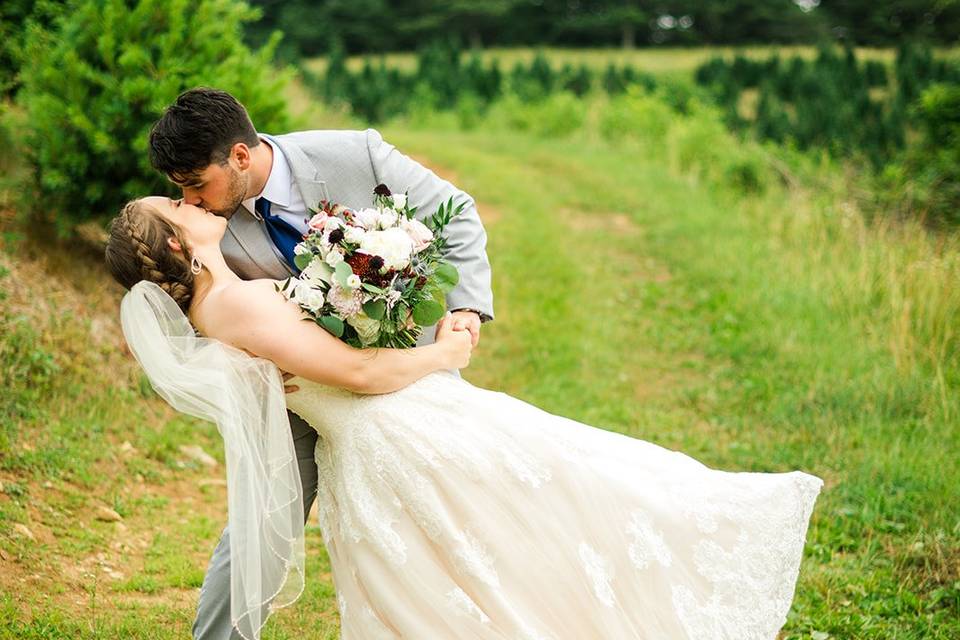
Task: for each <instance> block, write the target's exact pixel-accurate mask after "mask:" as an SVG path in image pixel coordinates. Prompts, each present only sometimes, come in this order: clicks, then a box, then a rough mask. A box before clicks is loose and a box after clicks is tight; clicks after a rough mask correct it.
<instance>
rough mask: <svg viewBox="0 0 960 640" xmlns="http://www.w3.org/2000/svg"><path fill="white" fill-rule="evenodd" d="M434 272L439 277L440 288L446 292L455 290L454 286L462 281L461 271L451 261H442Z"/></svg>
mask: <svg viewBox="0 0 960 640" xmlns="http://www.w3.org/2000/svg"><path fill="white" fill-rule="evenodd" d="M433 274H434V275H435V276H436V277H437V281H438V283H439V285H440V288H441V289H443V290H444V292H446V293H449V292H450V291H453V288H454V287H456V286H457V283H458V282H460V273H459V272H458V271H457V268H456V267H454V266H453V265H452V264H450V263H449V262H441V263H440V264H439V265H438V266H437V270H436V271H434V272H433Z"/></svg>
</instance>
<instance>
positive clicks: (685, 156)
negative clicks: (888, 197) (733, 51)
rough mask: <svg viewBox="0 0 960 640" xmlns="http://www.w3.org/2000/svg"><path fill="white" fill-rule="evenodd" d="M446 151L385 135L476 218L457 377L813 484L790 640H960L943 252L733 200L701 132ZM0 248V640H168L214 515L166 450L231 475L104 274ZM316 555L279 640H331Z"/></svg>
mask: <svg viewBox="0 0 960 640" xmlns="http://www.w3.org/2000/svg"><path fill="white" fill-rule="evenodd" d="M315 117H320V116H315ZM445 121H446V120H445V119H443V118H441V119H438V120H437V121H434V122H431V121H426V122H421V124H419V125H414V124H411V123H395V124H393V125H390V126H387V127H384V128H383V132H384V134H385V136H386V138H387V139H388V140H390V141H392V142H393V143H395V144H397V145H398V146H399V147H400V148H401V149H402V150H403V151H405V152H407V153H410V154H413V155H415V156H416V157H418V158H421V159H424V160H425V161H427V162H429V164H431V166H434V167H436V168H437V169H438V170H439V171H441V172H442V173H443V174H444V175H446V176H448V177H450V179H452V180H454V181H455V182H456V183H457V184H458V185H459V186H461V187H463V188H464V189H466V190H467V191H469V192H470V193H471V194H472V195H474V196H475V197H476V198H477V200H478V201H479V202H480V207H481V209H480V213H481V217H483V218H484V219H485V220H486V224H487V228H488V233H489V253H490V257H491V261H492V263H493V267H494V275H495V279H494V290H495V295H496V305H497V320H496V321H495V322H494V323H492V324H490V325H487V326H486V327H485V328H484V331H483V338H482V342H481V346H480V348H479V350H478V352H477V354H476V356H475V358H474V360H473V365H472V366H471V368H470V369H469V370H468V371H467V372H466V377H467V378H468V379H470V380H471V381H473V382H474V383H476V384H480V385H483V386H488V387H492V388H496V389H500V390H503V391H506V392H508V393H511V394H513V395H516V396H518V397H520V398H523V399H525V400H528V401H530V402H533V403H535V404H537V405H539V406H541V407H543V408H545V409H547V410H550V411H552V412H555V413H560V414H563V415H567V416H570V417H573V418H576V419H578V420H582V421H585V422H588V423H591V424H594V425H597V426H600V427H603V428H607V429H614V430H617V431H621V432H624V433H628V434H630V435H633V436H636V437H641V438H645V439H648V440H651V441H653V442H656V443H659V444H662V445H664V446H667V447H671V448H677V449H681V450H683V451H685V452H687V453H689V454H691V455H694V456H696V457H697V458H699V459H700V460H702V461H703V462H705V463H707V464H709V465H711V466H715V467H722V468H725V469H731V470H757V471H782V470H788V469H803V470H806V471H809V472H812V473H815V474H818V475H820V476H821V477H823V478H824V479H825V480H826V487H825V491H824V493H823V495H822V497H821V499H820V501H819V502H818V505H817V509H816V512H815V514H814V520H813V525H812V527H811V530H810V535H809V538H808V542H809V544H808V549H807V551H808V552H807V557H806V560H805V562H804V565H803V568H802V573H801V580H800V585H799V588H798V592H797V598H796V601H795V605H794V608H793V612H792V614H791V616H790V618H789V621H788V624H787V627H786V630H785V632H784V636H783V637H784V638H790V639H794V638H797V639H799V638H814V639H815V640H826V639H827V638H851V639H858V640H859V639H867V638H869V639H876V640H880V639H883V640H886V639H890V638H896V639H913V638H917V639H919V638H934V639H944V640H946V639H947V638H954V637H958V636H960V515H958V509H957V505H958V504H960V491H958V487H960V471H958V468H957V465H956V464H955V460H956V458H957V455H958V453H960V446H958V445H960V443H958V434H960V429H958V416H960V401H958V395H957V393H956V390H957V387H958V384H960V367H958V362H957V356H958V346H957V345H958V342H957V341H958V332H957V324H956V319H957V317H958V313H960V294H958V292H957V291H958V289H960V288H957V287H956V282H957V279H958V277H960V250H958V246H957V241H956V239H942V238H941V239H938V238H928V237H926V236H925V235H924V234H923V232H921V231H919V230H918V229H916V228H913V227H907V228H899V227H884V226H882V225H879V226H875V227H871V226H868V225H866V224H865V223H864V222H863V219H862V216H860V214H859V213H857V211H856V208H855V205H854V204H853V203H852V202H851V201H850V200H849V199H848V198H847V197H846V196H845V194H844V193H843V190H842V188H843V184H842V181H841V180H840V178H837V179H836V180H834V179H833V178H834V176H833V175H832V174H831V173H830V172H829V171H826V172H825V171H824V170H819V169H815V168H812V169H811V168H807V169H804V170H800V169H796V170H794V173H793V174H792V177H791V179H793V180H795V181H797V186H795V187H793V188H790V189H788V188H786V187H784V186H781V184H780V182H779V181H778V180H777V179H766V181H765V182H764V183H763V184H765V185H766V186H762V187H749V184H752V183H750V182H749V181H748V186H747V187H742V186H741V188H736V187H735V186H734V185H735V184H738V182H737V181H736V180H734V179H733V178H735V177H737V176H740V173H736V174H728V173H725V172H724V171H725V169H724V167H726V166H727V165H726V164H725V163H726V162H727V157H726V156H725V155H724V154H728V153H733V152H739V150H740V146H739V143H737V142H736V141H734V140H733V139H732V138H725V137H722V136H719V134H716V132H715V131H714V130H713V129H711V128H710V127H707V126H703V125H702V123H699V122H698V121H694V120H691V121H689V122H681V123H678V124H676V125H672V126H671V128H670V130H669V131H668V132H667V133H666V134H664V137H662V138H658V139H633V140H626V141H624V142H622V143H621V144H611V143H607V142H604V141H603V140H602V139H601V138H599V137H597V136H596V135H594V134H592V133H590V132H589V131H590V130H586V131H584V132H582V133H579V134H575V135H573V136H571V137H568V138H564V139H556V138H539V137H536V136H535V135H533V134H529V133H520V132H517V131H510V130H506V129H499V128H481V129H478V130H475V131H468V132H463V131H458V130H456V129H454V128H448V127H447V126H446V125H444V124H443V122H445ZM313 126H329V122H327V121H322V122H315V123H314V125H313ZM718 136H719V137H718ZM743 153H752V152H751V151H749V149H747V150H744V151H743ZM737 166H738V167H739V165H737ZM740 169H742V167H739V168H738V171H739V170H740ZM764 175H766V174H764ZM0 232H2V235H0V274H3V275H0V291H2V292H3V293H4V296H5V300H4V301H3V307H2V308H0V322H2V325H3V326H2V329H3V331H2V337H0V347H2V349H0V367H2V369H0V374H2V376H3V378H2V381H3V383H4V395H3V396H2V399H3V403H2V404H0V409H2V410H3V412H2V413H0V416H2V419H3V424H2V425H0V427H2V428H0V482H2V483H3V487H2V490H0V551H2V554H0V567H2V568H3V571H2V572H0V620H2V622H0V640H6V639H11V640H12V639H13V638H17V639H31V640H32V639H38V640H39V639H47V640H49V639H66V638H70V639H75V638H90V639H93V638H97V639H101V638H111V639H114V638H116V639H120V638H123V639H127V638H136V639H157V640H167V639H173V638H182V637H185V636H186V635H187V633H188V630H189V627H190V623H191V621H192V616H193V611H194V607H195V602H196V596H197V587H198V585H199V582H200V580H201V579H202V575H203V571H204V568H205V565H206V560H207V558H208V555H209V552H210V551H211V550H212V548H213V545H214V543H215V541H216V538H217V537H218V535H219V532H220V529H221V527H222V526H223V523H224V521H225V504H224V492H223V487H222V485H221V484H218V482H217V480H218V479H220V478H222V475H223V467H222V464H221V465H220V466H219V467H217V468H213V469H210V468H207V467H204V466H203V465H202V464H199V463H197V462H194V461H192V460H190V459H189V458H188V457H186V456H184V454H183V453H182V452H181V451H180V448H179V447H180V446H181V445H185V444H199V445H201V446H203V447H204V448H205V449H206V450H207V451H208V452H210V453H212V454H214V455H216V456H219V441H218V436H217V433H216V430H215V429H214V428H213V427H212V425H205V424H199V423H196V422H194V421H192V420H185V419H182V418H179V417H177V416H175V415H174V414H172V412H170V411H169V410H168V409H166V408H165V406H164V405H163V403H162V402H160V401H159V400H158V399H156V398H155V397H151V394H150V392H149V391H148V389H147V387H146V385H145V383H144V381H143V379H142V377H141V376H140V374H139V373H138V371H137V369H136V367H135V365H134V364H133V363H132V362H131V360H130V358H129V356H125V355H124V354H123V353H122V351H121V344H120V340H119V338H118V336H119V327H118V326H117V321H116V306H115V305H116V301H117V300H118V299H119V293H120V292H119V290H118V289H117V288H116V287H114V286H113V285H109V286H104V283H105V282H107V281H108V277H107V275H106V273H105V271H104V269H103V268H102V267H101V266H100V265H99V259H98V258H97V256H96V255H94V254H92V253H91V254H89V255H88V254H86V253H84V252H82V251H79V250H77V249H76V248H75V247H69V248H66V247H64V248H56V249H55V250H53V251H51V250H50V246H49V244H48V243H41V244H37V243H36V242H34V241H31V240H29V239H25V238H21V237H19V236H18V231H17V227H16V225H15V224H13V223H12V222H11V221H10V220H9V219H7V218H6V217H5V218H0ZM38 287H40V288H41V290H42V293H40V294H38V293H37V290H38ZM98 506H107V507H111V508H112V509H114V510H116V511H117V512H118V513H119V514H120V515H121V516H122V517H123V522H122V523H120V524H117V523H112V522H101V521H99V520H97V519H96V518H95V515H94V514H95V509H96V507H98ZM17 524H20V525H25V526H27V527H28V528H29V529H30V530H31V532H32V533H33V535H34V538H35V540H33V541H31V540H29V539H28V538H26V537H25V535H24V534H23V533H22V530H18V528H17V527H16V526H15V525H17ZM308 545H309V556H308V557H309V567H308V579H309V586H308V590H307V593H306V594H305V595H304V597H303V598H302V599H301V600H300V602H299V603H297V604H296V605H295V606H294V607H291V608H289V609H287V610H284V611H281V612H280V613H279V614H278V615H277V616H276V618H275V619H274V620H273V621H272V622H271V623H270V625H269V632H268V633H267V634H265V637H266V638H268V639H272V640H278V639H281V638H282V639H287V638H290V639H293V638H305V637H309V638H334V637H336V606H335V600H334V597H333V591H332V586H331V584H330V576H329V566H328V563H327V560H326V556H325V554H324V552H323V550H322V545H321V542H320V540H319V535H318V533H317V531H316V529H315V528H311V530H310V532H309V542H308Z"/></svg>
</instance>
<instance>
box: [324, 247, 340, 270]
mask: <svg viewBox="0 0 960 640" xmlns="http://www.w3.org/2000/svg"><path fill="white" fill-rule="evenodd" d="M324 260H326V261H327V264H328V265H330V266H331V267H336V266H337V265H338V264H340V263H341V262H343V254H342V253H340V251H339V250H338V249H330V251H329V252H328V253H327V257H326V258H324Z"/></svg>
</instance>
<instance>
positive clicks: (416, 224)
mask: <svg viewBox="0 0 960 640" xmlns="http://www.w3.org/2000/svg"><path fill="white" fill-rule="evenodd" d="M400 228H401V229H403V230H404V231H406V232H407V235H408V236H410V239H411V240H413V251H414V252H415V253H416V252H418V251H423V250H424V249H426V248H427V247H428V246H430V243H431V242H433V232H432V231H430V229H429V228H428V227H427V225H425V224H423V223H422V222H420V221H419V220H417V219H413V220H401V221H400Z"/></svg>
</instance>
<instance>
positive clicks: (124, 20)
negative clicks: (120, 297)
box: [18, 0, 289, 232]
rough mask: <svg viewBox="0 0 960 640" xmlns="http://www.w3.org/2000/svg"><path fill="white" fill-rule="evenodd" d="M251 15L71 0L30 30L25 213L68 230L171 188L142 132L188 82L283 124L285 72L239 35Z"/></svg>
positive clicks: (213, 8)
mask: <svg viewBox="0 0 960 640" xmlns="http://www.w3.org/2000/svg"><path fill="white" fill-rule="evenodd" d="M255 17H256V12H255V11H253V10H251V9H250V8H249V7H248V6H247V5H245V4H243V3H239V2H235V1H233V0H136V1H135V2H134V1H130V0H77V1H76V2H74V3H73V4H71V5H70V11H69V12H64V14H62V15H61V16H59V17H57V18H56V19H55V21H54V23H53V27H52V29H51V31H46V30H44V29H41V28H39V27H38V26H36V25H34V26H33V27H31V28H30V30H29V32H28V34H27V37H26V50H25V53H26V55H25V62H24V66H23V68H22V75H21V77H22V81H23V88H22V89H21V91H20V92H19V94H18V102H19V103H20V104H21V105H22V107H23V108H24V110H25V111H26V114H27V117H26V120H25V121H26V123H27V131H26V134H27V138H28V139H27V149H28V151H29V156H28V161H29V162H30V164H31V165H32V168H33V177H34V184H33V187H34V189H35V191H36V195H37V196H38V197H37V198H36V199H35V201H36V202H42V203H43V209H42V210H40V209H39V208H38V209H37V210H35V211H34V213H35V214H36V215H37V216H38V217H40V218H41V219H42V220H48V219H49V218H53V221H54V222H56V223H57V226H58V228H59V229H60V230H61V231H64V232H65V231H68V230H69V229H70V228H71V227H72V225H73V224H74V223H76V222H81V221H83V220H86V219H90V218H96V217H103V216H108V215H111V214H113V213H115V212H116V211H117V209H118V208H119V207H120V206H121V205H122V204H123V203H124V202H126V201H127V200H129V199H130V198H133V197H137V196H143V195H147V194H150V193H170V190H171V187H170V184H169V182H167V180H166V179H165V178H164V177H163V176H161V175H159V174H157V172H156V171H154V170H153V168H152V167H151V166H150V164H149V160H148V157H147V138H148V133H149V130H150V127H151V126H152V124H153V123H154V122H155V121H156V120H157V118H159V117H160V115H161V113H162V112H163V110H164V109H165V108H166V107H167V105H169V104H170V103H171V102H173V100H174V99H175V98H176V97H177V95H178V94H179V93H181V92H182V91H183V90H185V89H188V88H191V87H195V86H199V85H207V86H216V87H218V88H222V89H225V90H227V91H230V92H231V93H233V94H234V95H235V96H236V97H237V98H238V99H239V100H240V101H241V102H243V103H244V104H245V106H246V107H247V110H248V111H249V113H250V116H251V118H252V119H253V121H254V122H255V123H256V124H257V126H258V127H260V128H261V129H262V130H263V131H283V130H285V129H287V128H288V120H287V116H286V111H285V106H284V105H285V98H284V96H283V92H282V88H283V86H284V84H285V83H286V81H287V79H288V77H289V74H287V73H277V70H276V68H275V67H273V65H272V64H271V62H270V61H271V59H272V57H273V53H274V52H273V49H272V48H271V47H266V48H264V49H262V50H260V51H259V52H252V51H250V50H249V49H247V47H246V46H245V45H244V44H243V40H242V38H241V37H240V36H241V33H242V28H243V25H244V24H245V23H246V22H248V21H250V20H252V19H254V18H255Z"/></svg>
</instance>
